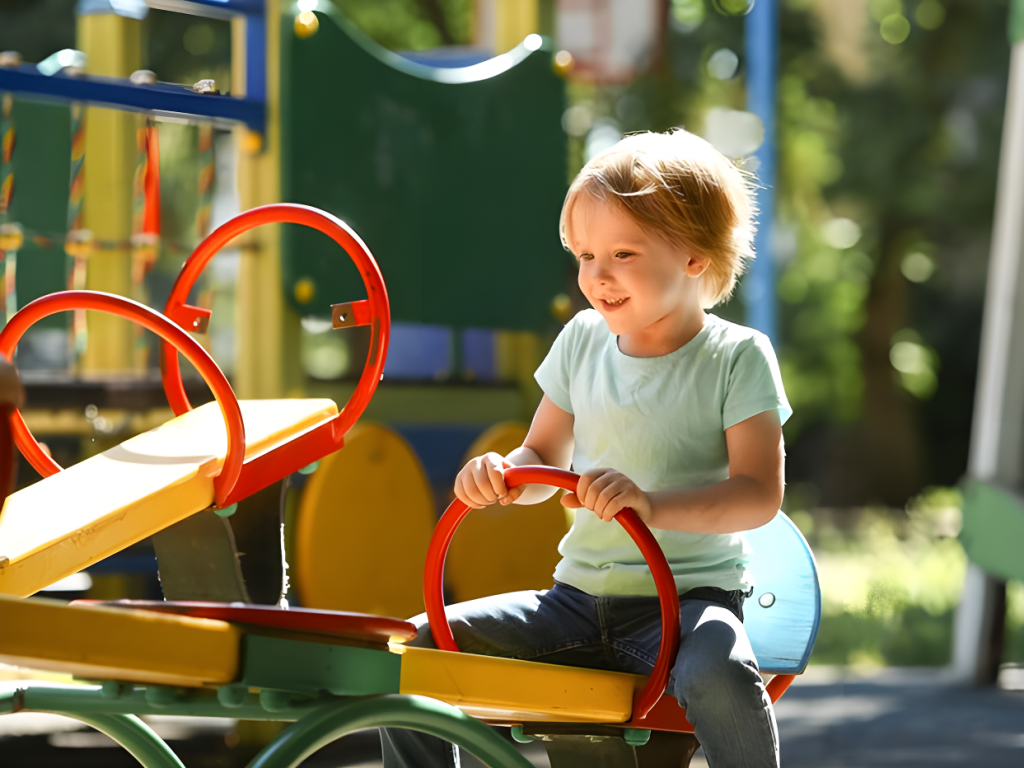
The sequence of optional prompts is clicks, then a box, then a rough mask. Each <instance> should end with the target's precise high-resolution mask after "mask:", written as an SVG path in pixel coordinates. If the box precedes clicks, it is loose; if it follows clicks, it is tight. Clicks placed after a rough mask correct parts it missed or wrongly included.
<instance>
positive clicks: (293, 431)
mask: <svg viewBox="0 0 1024 768" xmlns="http://www.w3.org/2000/svg"><path fill="white" fill-rule="evenodd" d="M241 408H242V418H243V421H244V423H245V442H246V450H245V456H246V459H247V460H248V459H251V458H253V457H256V456H259V455H261V454H263V453H265V452H267V451H269V450H272V449H273V448H275V447H276V446H279V445H282V444H284V443H287V442H288V441H290V440H292V439H295V438H296V437H298V436H299V435H301V434H302V433H304V432H306V431H308V430H309V429H311V428H312V427H315V426H316V425H318V424H321V423H323V422H324V421H326V420H328V419H330V418H332V417H333V416H335V415H336V414H337V406H336V405H335V404H334V402H333V401H332V400H326V399H316V400H313V399H310V400H297V399H296V400H251V401H242V402H241ZM226 452H227V433H226V430H225V427H224V421H223V417H222V416H221V412H220V409H219V408H218V406H217V404H216V403H209V404H207V405H204V406H201V407H200V408H196V409H195V410H193V411H190V412H188V413H186V414H184V415H183V416H179V417H177V418H175V419H172V420H171V421H169V422H167V423H166V424H163V425H162V426H160V427H157V428H156V429H153V430H150V431H149V432H146V433H144V434H141V435H138V436H137V437H133V438H131V439H130V440H126V441H125V442H123V443H121V444H120V445H118V446H116V447H114V448H111V449H110V450H108V451H105V452H103V453H101V454H99V455H97V456H93V457H92V458H89V459H86V460H85V461H82V462H79V463H78V464H76V465H74V466H73V467H69V468H68V469H66V470H64V471H63V472H60V473H58V474H56V475H53V476H52V477H48V478H45V479H43V480H41V481H39V482H37V483H35V484H34V485H30V486H29V487H27V488H25V489H23V490H21V491H18V492H17V493H15V494H12V495H11V496H9V497H8V498H7V501H6V503H5V504H4V507H3V512H0V594H6V595H14V596H17V597H25V596H28V595H31V594H33V593H35V592H37V591H39V590H40V589H42V588H43V587H46V586H48V585H49V584H52V583H53V582H55V581H58V580H59V579H62V578H64V577H66V576H70V575H71V574H73V573H76V572H77V571H80V570H82V569H83V568H87V567H88V566H90V565H92V564H93V563H95V562H97V561H99V560H102V559H103V558H105V557H107V556H109V555H112V554H114V553H115V552H118V551H120V550H122V549H124V548H125V547H128V546H130V545H131V544H134V543H135V542H137V541H140V540H142V539H144V538H146V537H148V536H152V535H153V534H154V533H157V532H158V531H161V530H163V529H164V528H167V527H168V526H171V525H174V524H175V523H177V522H179V521H181V520H183V519H185V518H186V517H188V516H189V515H193V514H195V513H196V512H200V511H202V510H203V509H206V508H208V507H210V506H211V505H212V504H213V500H214V490H213V478H214V477H215V476H216V474H217V473H218V472H219V470H220V467H221V465H222V463H223V461H224V455H225V453H226Z"/></svg>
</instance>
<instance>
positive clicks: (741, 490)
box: [562, 410, 786, 533]
mask: <svg viewBox="0 0 1024 768" xmlns="http://www.w3.org/2000/svg"><path fill="white" fill-rule="evenodd" d="M725 443H726V447H727V449H728V451H729V479H728V480H723V481H722V482H720V483H715V484H713V485H706V486H704V487H702V488H689V489H686V490H665V491H654V492H650V493H645V492H644V491H642V490H641V489H640V488H639V487H638V486H637V485H636V484H635V483H634V482H633V481H632V480H630V479H629V478H628V477H626V476H625V475H623V474H622V473H621V472H616V471H615V470H612V469H594V470H591V471H589V472H586V473H585V474H583V476H582V477H581V478H580V484H579V490H578V491H577V494H578V496H577V494H571V493H570V494H566V495H565V496H563V497H562V503H563V504H565V506H567V507H580V506H583V507H586V508H587V509H590V510H592V511H593V512H595V513H596V514H597V515H598V517H600V518H601V519H602V520H606V521H607V520H611V519H612V518H613V517H614V516H615V515H616V514H617V513H618V512H619V510H621V509H622V508H623V507H632V508H633V510H634V511H635V512H636V513H637V514H638V515H639V516H640V518H641V519H642V520H643V521H644V522H645V523H647V525H649V526H650V527H651V528H662V529H665V530H670V531H687V532H689V533H735V532H736V531H748V530H751V529H753V528H759V527H760V526H762V525H765V524H766V523H768V522H770V521H771V519H772V518H773V517H774V516H775V513H776V512H777V511H778V510H779V506H780V505H781V504H782V493H783V489H784V486H785V478H784V464H785V456H786V451H785V448H784V446H783V442H782V425H781V424H780V423H779V415H778V413H777V412H776V411H774V410H772V411H765V412H764V413H760V414H758V415H757V416H753V417H751V418H749V419H747V420H746V421H741V422H740V423H739V424H736V425H735V426H732V427H729V429H727V430H725ZM581 502H582V503H581Z"/></svg>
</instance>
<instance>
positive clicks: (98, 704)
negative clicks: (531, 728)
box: [0, 681, 531, 768]
mask: <svg viewBox="0 0 1024 768" xmlns="http://www.w3.org/2000/svg"><path fill="white" fill-rule="evenodd" d="M225 688H228V686H225ZM154 692H156V693H155V694H154ZM264 693H266V692H264ZM222 699H225V700H230V697H221V696H218V695H217V693H216V692H214V691H212V690H183V689H174V688H167V687H163V686H149V687H142V686H139V687H129V686H127V685H122V684H118V683H116V682H113V681H107V682H106V683H104V684H102V685H62V684H57V683H46V682H39V681H18V682H15V683H13V684H7V685H3V686H0V714H7V713H13V712H23V711H33V712H50V713H53V714H59V715H64V716H66V717H71V718H74V719H76V720H79V721H81V722H83V723H86V724H87V725H90V726H92V727H93V728H96V729H97V730H99V731H101V732H102V733H105V734H106V735H107V736H109V737H110V738H112V739H113V740H114V741H116V742H117V743H118V744H120V745H121V746H123V747H124V748H125V749H127V750H128V751H129V752H130V753H131V754H132V756H134V757H135V758H136V759H137V760H138V761H139V763H141V764H142V765H143V766H144V768H184V766H183V765H182V763H181V761H180V760H178V758H177V757H176V756H175V754H174V753H173V752H172V751H171V750H170V748H169V747H168V746H167V744H166V743H165V742H164V741H163V740H162V739H161V738H160V737H159V736H157V735H156V734H155V733H154V732H153V731H152V730H151V729H150V728H149V727H148V726H147V725H146V724H145V723H143V722H142V721H141V720H139V718H138V717H137V715H155V714H160V715H191V716H205V717H231V718H242V719H247V720H249V719H251V720H277V721H285V722H287V721H294V724H293V725H292V726H290V727H289V728H287V729H286V730H285V731H284V732H283V733H281V734H280V735H279V736H278V737H277V738H276V739H274V741H272V742H271V743H270V744H268V745H267V746H266V747H265V748H264V749H263V750H262V751H261V752H260V753H259V754H258V755H256V757H255V758H254V759H253V761H252V762H251V763H250V764H249V768H292V767H293V766H297V765H299V764H300V763H301V762H302V761H303V760H305V759H306V758H307V757H308V756H309V755H311V754H312V753H314V752H315V751H316V750H318V749H320V748H321V747H323V746H325V745H327V744H329V743H330V742H332V741H335V740H337V739H340V738H341V737H342V736H344V735H346V734H348V733H351V732H352V731H356V730H360V729H362V728H375V727H388V728H408V729H411V730H415V731H421V732H423V733H429V734H431V735H433V736H438V737H440V738H442V739H446V740H448V741H450V742H452V743H454V744H458V745H459V746H460V747H462V748H463V749H465V750H467V751H469V752H471V753H472V754H473V755H475V756H476V757H478V758H480V759H481V760H483V761H484V762H485V763H487V764H488V765H490V766H491V767H492V768H530V765H531V764H530V762H529V761H528V760H526V759H525V758H524V757H523V756H522V755H520V754H519V753H518V752H516V750H515V749H514V748H513V747H512V746H511V745H510V744H509V743H508V742H506V741H505V740H504V739H502V738H501V737H500V736H498V735H497V734H496V733H494V731H492V730H491V729H490V728H489V727H488V726H486V725H484V724H483V723H481V722H479V721H477V720H474V719H473V718H472V717H470V716H469V715H466V714H464V713H463V712H461V711H460V710H458V709H456V708H455V707H452V706H449V705H448V704H444V703H442V702H440V701H435V700H434V699H429V698H426V697H423V696H405V695H401V694H386V695H380V696H369V697H365V698H363V697H351V696H346V697H338V696H332V695H330V694H322V695H320V696H318V697H316V698H310V697H302V696H299V695H294V694H290V695H286V696H285V697H281V698H277V699H273V698H271V699H268V697H266V696H262V695H257V694H254V693H248V692H244V691H243V696H242V697H241V699H240V700H238V701H237V703H236V702H230V704H225V703H222ZM268 705H269V706H268Z"/></svg>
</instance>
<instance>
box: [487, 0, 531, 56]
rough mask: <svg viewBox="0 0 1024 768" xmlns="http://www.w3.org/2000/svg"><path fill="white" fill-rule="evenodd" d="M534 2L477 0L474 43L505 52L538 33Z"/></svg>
mask: <svg viewBox="0 0 1024 768" xmlns="http://www.w3.org/2000/svg"><path fill="white" fill-rule="evenodd" d="M539 26H540V19H539V13H538V0H477V3H476V27H477V29H476V43H477V45H480V46H482V47H484V48H489V49H493V50H494V53H496V54H498V53H505V52H506V51H510V50H512V49H513V48H515V47H516V46H517V45H519V44H520V43H521V42H523V38H524V37H526V36H527V35H529V34H532V33H534V32H537V31H539Z"/></svg>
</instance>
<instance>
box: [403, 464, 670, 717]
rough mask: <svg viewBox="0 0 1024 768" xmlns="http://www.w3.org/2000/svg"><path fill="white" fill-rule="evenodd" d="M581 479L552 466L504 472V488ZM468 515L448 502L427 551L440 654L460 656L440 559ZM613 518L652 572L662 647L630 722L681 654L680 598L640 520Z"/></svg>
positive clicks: (570, 485)
mask: <svg viewBox="0 0 1024 768" xmlns="http://www.w3.org/2000/svg"><path fill="white" fill-rule="evenodd" d="M579 479H580V476H579V475H577V474H575V473H573V472H567V471H566V470H564V469H555V468H554V467H512V468H510V469H507V470H505V485H506V486H507V487H509V488H515V487H516V486H518V485H525V484H528V483H533V484H537V485H553V486H555V487H557V488H564V489H565V490H567V491H572V492H573V493H575V492H576V485H577V483H579ZM468 514H469V507H467V506H466V505H465V504H463V503H462V502H461V501H459V500H458V499H456V500H455V501H453V502H452V503H451V505H450V506H449V507H448V509H447V510H445V513H444V514H443V515H442V516H441V519H440V520H439V521H438V523H437V527H436V528H434V535H433V536H432V537H431V539H430V547H429V548H428V549H427V567H426V574H425V578H424V582H423V602H424V604H425V605H426V607H427V618H429V620H430V632H431V634H432V635H433V636H434V642H435V643H436V644H437V647H438V648H440V649H441V650H443V651H458V650H459V647H458V646H457V645H456V644H455V638H454V637H453V636H452V630H451V627H449V626H448V621H447V619H446V618H445V613H444V597H443V592H442V582H443V580H444V560H445V556H446V555H447V554H448V547H449V545H450V544H451V542H452V538H453V537H454V536H455V530H456V529H457V528H458V527H459V523H461V522H462V520H463V519H464V518H465V517H466V515H468ZM615 519H616V520H618V521H619V524H620V525H622V527H623V528H625V529H626V533H628V534H629V535H630V536H631V537H632V538H633V541H635V542H636V544H637V546H638V547H639V548H640V552H641V553H642V554H643V556H644V559H645V560H646V561H647V564H648V565H649V566H650V568H651V574H652V575H653V576H654V584H655V586H657V588H658V602H659V604H660V605H661V644H660V645H659V646H658V658H657V660H656V661H655V664H654V670H653V671H652V672H651V676H650V678H649V679H648V680H647V685H645V686H644V688H643V690H641V691H640V692H638V693H637V695H636V698H635V699H634V701H633V717H634V719H635V718H641V717H644V716H645V715H646V714H647V713H648V712H649V711H650V710H651V708H652V707H653V706H654V705H655V704H657V702H658V699H659V698H661V694H662V693H663V692H664V690H665V687H666V686H667V685H668V677H669V674H671V672H672V665H673V664H675V660H676V653H677V652H678V650H679V593H678V591H677V590H676V581H675V578H674V577H673V576H672V569H671V568H669V565H668V561H667V560H666V559H665V554H664V553H663V552H662V551H661V546H660V545H659V544H658V542H657V540H656V539H655V538H654V536H653V535H652V534H651V532H650V530H649V529H648V528H647V526H646V525H644V523H643V522H642V521H641V520H640V518H639V517H638V516H637V514H636V512H634V511H633V510H632V509H630V508H629V507H626V508H624V509H623V510H621V511H620V512H619V513H618V514H617V515H616V516H615Z"/></svg>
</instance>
